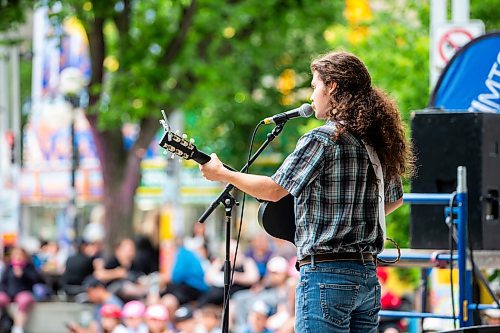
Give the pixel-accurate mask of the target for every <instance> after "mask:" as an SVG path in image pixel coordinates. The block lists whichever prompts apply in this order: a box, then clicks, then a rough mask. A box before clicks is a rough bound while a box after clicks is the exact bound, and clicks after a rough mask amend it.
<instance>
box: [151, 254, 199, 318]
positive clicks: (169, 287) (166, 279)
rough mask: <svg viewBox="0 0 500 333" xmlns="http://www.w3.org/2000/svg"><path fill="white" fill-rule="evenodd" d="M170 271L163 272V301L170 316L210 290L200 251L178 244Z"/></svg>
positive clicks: (161, 277)
mask: <svg viewBox="0 0 500 333" xmlns="http://www.w3.org/2000/svg"><path fill="white" fill-rule="evenodd" d="M174 258H175V259H174V263H173V266H172V269H171V270H170V272H163V273H161V276H160V279H161V285H163V286H164V287H163V288H162V292H161V295H162V300H161V301H162V303H163V304H165V305H166V306H167V308H168V311H169V315H170V317H173V316H174V313H175V310H177V309H178V308H179V306H181V305H183V304H186V303H189V302H192V301H196V300H197V299H198V298H199V297H200V296H201V295H202V294H203V293H204V292H206V291H207V290H208V286H207V284H206V283H205V272H204V270H203V267H202V264H201V262H202V258H200V255H199V254H198V252H194V251H191V250H188V249H187V248H186V247H185V246H182V245H181V246H178V248H177V251H176V253H175V255H174Z"/></svg>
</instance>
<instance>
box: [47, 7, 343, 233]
mask: <svg viewBox="0 0 500 333" xmlns="http://www.w3.org/2000/svg"><path fill="white" fill-rule="evenodd" d="M62 4H63V11H61V12H59V13H58V14H57V15H56V16H57V17H59V18H61V19H63V18H65V17H68V16H69V15H75V16H76V17H77V18H78V19H79V20H80V21H81V22H82V24H83V26H84V28H85V31H86V33H87V35H88V40H89V44H90V45H89V46H90V47H89V49H90V57H91V65H92V77H91V80H90V83H89V87H88V88H89V92H90V93H89V95H90V99H89V100H90V102H89V104H90V106H89V110H88V111H87V118H88V120H89V122H90V124H91V127H92V131H93V136H94V139H95V142H96V149H97V152H98V156H99V160H100V162H101V168H102V176H103V181H104V205H105V207H106V221H107V231H108V233H107V236H108V238H109V239H116V238H118V237H120V236H123V235H128V234H130V231H131V216H132V207H133V195H134V192H135V189H136V187H137V184H138V182H139V179H140V169H139V164H140V161H141V157H142V155H143V152H144V149H145V148H146V147H147V146H148V144H149V143H150V142H151V139H152V137H153V135H154V134H155V133H156V132H157V131H158V129H159V124H158V119H159V118H160V113H159V110H160V109H165V110H167V112H171V111H173V110H175V109H180V110H191V112H193V113H194V114H195V118H199V119H203V127H202V128H203V131H204V132H210V133H211V135H210V136H209V138H208V139H210V140H211V141H210V145H211V146H213V148H214V150H216V151H222V150H224V151H225V152H226V155H234V153H235V152H240V151H241V152H243V151H244V150H245V149H244V145H243V144H242V143H243V142H245V141H246V140H247V136H248V133H249V130H248V129H250V128H251V126H252V124H254V123H255V120H256V119H258V118H259V117H261V116H263V115H264V114H266V115H268V114H269V113H270V112H269V109H268V108H269V107H270V106H271V105H274V104H275V103H276V101H277V100H278V98H280V94H281V93H278V92H276V89H275V88H274V87H267V86H266V87H263V83H262V82H263V81H262V78H263V77H265V76H266V75H269V76H271V77H276V76H278V75H279V74H280V73H282V72H283V71H284V70H285V69H287V68H294V69H296V68H298V69H299V70H300V71H303V72H306V71H307V64H308V61H309V55H310V54H311V53H314V52H316V51H318V52H319V51H323V50H324V49H326V48H327V45H326V43H325V41H324V39H323V38H321V36H322V33H323V30H324V27H325V26H327V25H329V24H330V23H331V22H333V21H335V20H336V19H337V18H338V16H337V15H338V14H337V13H338V12H339V7H340V6H339V3H338V2H332V1H328V0H323V1H316V2H313V3H310V2H307V3H306V2H305V1H299V0H266V1H261V0H248V1H236V0H229V1H222V0H180V1H179V0H177V1H174V0H161V1H160V0H158V1H130V0H123V1H97V0H95V1H83V0H69V1H64V2H62ZM298 77H299V76H297V78H298ZM294 79H295V78H294ZM297 80H298V81H300V80H299V79H297ZM264 81H265V80H264ZM285 81H286V80H285ZM288 81H290V80H288ZM289 83H290V82H289ZM292 83H293V82H292ZM305 84H307V85H308V82H307V83H305ZM261 87H262V88H261ZM285 88H286V87H285ZM259 89H260V90H259ZM282 90H283V94H284V95H283V96H285V95H286V94H287V93H289V89H282ZM256 91H257V92H256ZM252 94H261V95H262V96H261V98H253V97H252ZM285 97H286V96H285ZM289 100H290V98H289ZM292 102H293V101H292ZM288 103H290V102H289V101H288V102H284V104H288ZM292 104H293V103H292ZM274 112H276V111H274ZM214 115H216V117H215V116H214ZM216 118H218V119H221V118H222V119H224V118H226V119H231V120H230V121H229V120H226V121H224V122H215V121H214V120H213V119H216ZM126 122H134V123H137V124H138V125H139V126H140V133H139V135H138V137H137V140H136V142H135V144H134V145H133V146H132V148H131V149H129V150H126V149H125V147H124V145H123V140H122V133H121V126H122V125H123V124H124V123H126ZM230 130H231V131H230ZM229 131H230V133H229ZM207 142H208V140H207ZM226 147H227V149H226ZM209 148H211V147H209ZM218 148H219V149H218ZM232 161H235V159H232Z"/></svg>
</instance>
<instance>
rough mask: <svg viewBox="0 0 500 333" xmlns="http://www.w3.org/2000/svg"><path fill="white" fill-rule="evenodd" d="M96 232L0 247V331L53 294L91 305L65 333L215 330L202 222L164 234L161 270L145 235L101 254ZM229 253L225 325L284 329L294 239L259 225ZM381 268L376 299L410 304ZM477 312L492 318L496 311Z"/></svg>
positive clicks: (93, 228) (286, 332)
mask: <svg viewBox="0 0 500 333" xmlns="http://www.w3.org/2000/svg"><path fill="white" fill-rule="evenodd" d="M156 234H157V233H156ZM104 235H105V233H104V228H103V227H102V225H101V224H99V223H94V222H91V223H89V224H87V225H86V227H85V228H84V230H83V232H82V236H81V237H79V238H78V239H77V240H76V241H75V242H74V244H73V250H72V251H70V252H69V253H68V252H64V251H61V250H60V249H59V246H58V244H57V243H56V242H54V241H42V242H40V245H39V246H38V247H37V248H36V249H30V251H27V250H26V249H24V248H22V247H17V246H14V247H11V248H7V249H5V251H4V253H3V258H2V259H3V260H0V333H4V332H12V333H22V332H24V327H25V326H26V323H27V321H28V319H29V315H30V310H31V309H32V307H33V304H34V303H35V302H37V301H50V300H54V299H57V300H59V301H61V300H64V301H69V302H80V303H90V304H91V305H92V306H93V308H94V311H93V315H92V318H91V320H88V319H87V320H81V321H75V322H68V323H66V328H67V332H73V333H101V332H102V333H167V332H168V333H174V332H184V333H216V332H221V326H222V325H221V321H222V313H223V312H224V309H223V304H224V270H223V268H224V259H225V244H219V245H217V246H213V245H214V244H209V240H208V239H207V237H206V235H205V225H203V224H199V223H195V225H194V226H193V230H192V232H191V233H190V234H189V235H187V236H185V237H180V238H177V239H176V240H175V241H174V242H173V249H172V251H171V255H170V257H171V258H170V261H169V262H170V264H169V265H167V267H162V269H160V266H161V265H160V264H159V263H160V262H162V258H161V256H160V251H159V248H158V242H155V241H154V240H152V239H151V238H150V237H148V236H146V235H139V236H136V237H135V238H133V239H132V238H124V239H121V240H119V241H118V242H117V243H116V245H115V246H114V251H113V253H111V254H109V255H107V256H106V255H104V254H103V253H104V252H103V249H104ZM237 248H238V250H237ZM211 249H212V250H211ZM213 249H215V250H213ZM236 254H237V255H236ZM163 259H164V258H163ZM230 259H231V263H232V266H233V268H234V273H233V274H232V275H231V276H232V285H231V289H230V291H229V307H230V309H229V328H230V331H231V332H234V333H272V332H275V333H290V332H293V325H294V298H295V286H296V285H297V282H298V278H299V277H298V272H297V270H296V269H295V262H296V258H295V247H294V246H293V245H292V244H290V243H288V242H286V241H282V240H279V239H275V238H272V237H269V236H268V235H267V234H265V233H264V232H259V233H257V234H255V235H253V236H252V237H251V238H250V239H248V240H245V241H244V242H241V243H240V244H237V243H236V241H234V240H231V242H230ZM163 261H164V260H163ZM387 274H388V273H387V271H386V269H385V268H383V267H380V268H379V269H378V276H379V281H380V283H381V286H382V293H381V299H382V308H383V309H388V310H411V307H412V305H411V302H410V301H408V300H406V299H404V298H401V297H399V296H398V295H396V294H394V293H392V291H391V288H388V287H387V286H386V281H387V277H388V275H387ZM485 316H486V317H487V318H486V319H487V321H488V323H490V324H491V323H495V320H496V321H498V320H500V311H498V310H493V311H490V312H485ZM406 329H407V327H406V325H405V321H404V320H400V319H397V318H382V320H381V322H380V331H381V332H385V333H397V332H403V331H406Z"/></svg>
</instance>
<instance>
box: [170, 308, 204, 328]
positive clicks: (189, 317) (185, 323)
mask: <svg viewBox="0 0 500 333" xmlns="http://www.w3.org/2000/svg"><path fill="white" fill-rule="evenodd" d="M174 325H175V330H176V332H178V333H199V330H198V323H197V321H196V319H195V318H194V315H193V311H191V309H190V308H189V307H187V306H182V307H180V308H178V309H177V311H175V315H174Z"/></svg>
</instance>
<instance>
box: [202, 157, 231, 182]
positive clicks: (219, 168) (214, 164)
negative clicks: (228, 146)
mask: <svg viewBox="0 0 500 333" xmlns="http://www.w3.org/2000/svg"><path fill="white" fill-rule="evenodd" d="M210 158H211V160H210V161H209V162H207V163H205V164H203V165H200V171H201V173H202V174H203V177H205V178H206V179H208V180H211V181H219V182H225V181H226V175H227V172H228V171H229V170H227V169H226V168H224V166H223V165H222V162H221V161H220V160H219V158H218V157H217V155H216V154H211V155H210Z"/></svg>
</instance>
